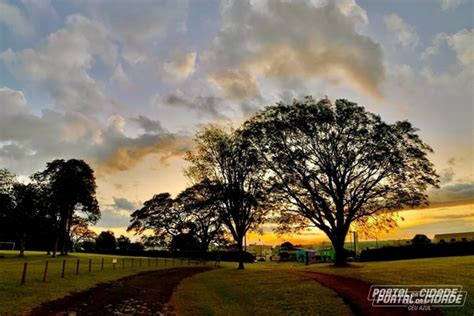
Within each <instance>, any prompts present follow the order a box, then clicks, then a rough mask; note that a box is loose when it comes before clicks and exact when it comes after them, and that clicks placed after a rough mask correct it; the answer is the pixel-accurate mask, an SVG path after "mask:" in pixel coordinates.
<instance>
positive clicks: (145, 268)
mask: <svg viewBox="0 0 474 316" xmlns="http://www.w3.org/2000/svg"><path fill="white" fill-rule="evenodd" d="M110 259H111V260H112V261H111V263H112V266H111V269H110V268H107V267H109V264H105V258H104V257H102V258H101V259H100V261H96V264H100V267H99V268H98V269H95V270H94V269H93V259H92V258H88V268H87V272H88V273H86V274H84V273H80V271H81V259H80V258H76V262H75V263H76V265H75V270H72V269H74V265H68V264H67V262H72V261H73V260H74V259H72V258H71V259H69V260H66V259H63V260H62V261H59V260H58V261H51V262H52V263H53V266H51V265H50V260H45V261H44V268H43V269H42V272H43V273H42V278H41V277H40V276H39V278H40V280H41V282H47V281H51V280H53V278H52V277H48V273H49V272H50V270H51V268H54V263H58V264H61V263H62V264H61V265H60V275H59V278H60V279H66V277H67V275H68V274H69V275H71V274H72V273H74V274H75V275H76V276H80V275H87V274H91V273H100V272H102V271H104V270H105V271H116V263H118V258H110ZM127 259H128V260H127ZM138 259H139V262H138V267H135V266H136V265H135V258H133V257H132V258H130V257H129V258H122V270H126V269H132V270H136V271H140V270H143V271H153V270H156V269H158V270H159V269H160V267H163V268H166V267H167V266H170V265H171V266H174V265H175V260H174V259H175V258H171V262H170V261H169V260H168V259H169V258H166V257H165V258H159V257H155V265H154V266H155V267H153V265H152V261H151V259H152V258H146V259H147V264H146V265H142V258H138ZM177 259H178V260H179V265H178V266H181V267H182V266H191V265H194V264H195V265H196V266H197V265H199V264H202V265H204V266H205V265H206V260H204V259H191V258H177ZM84 260H86V258H84ZM160 261H161V262H163V265H160ZM183 261H184V262H186V261H187V265H186V264H183ZM83 262H84V261H83ZM127 262H128V263H129V264H128V265H127ZM40 264H41V263H40ZM68 266H70V270H69V271H70V272H67V267H68ZM30 267H31V265H30ZM53 270H54V269H53ZM71 270H72V271H71ZM40 271H41V268H40ZM118 271H120V270H118ZM40 273H41V272H40ZM39 275H41V274H39ZM31 276H37V277H38V275H37V274H35V273H34V269H28V262H24V263H23V269H22V273H21V281H20V285H22V286H23V285H25V284H26V283H27V282H26V281H27V278H28V277H31ZM33 280H34V277H33V278H32V280H30V281H29V282H32V281H33Z"/></svg>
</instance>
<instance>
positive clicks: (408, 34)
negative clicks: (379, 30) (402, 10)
mask: <svg viewBox="0 0 474 316" xmlns="http://www.w3.org/2000/svg"><path fill="white" fill-rule="evenodd" d="M383 21H384V24H385V27H386V28H387V31H388V33H389V36H390V37H392V41H393V42H394V43H396V44H399V45H402V46H405V47H410V46H411V47H412V46H415V45H416V44H417V43H418V35H417V34H416V31H415V28H414V27H413V26H411V25H409V24H408V23H406V22H405V21H404V20H403V19H402V18H401V17H400V16H399V15H397V14H395V13H392V14H389V15H386V16H384V18H383Z"/></svg>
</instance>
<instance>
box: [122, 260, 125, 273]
mask: <svg viewBox="0 0 474 316" xmlns="http://www.w3.org/2000/svg"><path fill="white" fill-rule="evenodd" d="M122 270H125V258H122Z"/></svg>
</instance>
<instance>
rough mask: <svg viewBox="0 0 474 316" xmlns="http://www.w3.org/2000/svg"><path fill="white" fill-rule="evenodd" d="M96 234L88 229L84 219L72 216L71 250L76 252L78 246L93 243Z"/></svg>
mask: <svg viewBox="0 0 474 316" xmlns="http://www.w3.org/2000/svg"><path fill="white" fill-rule="evenodd" d="M96 238H97V234H96V233H95V232H93V231H92V230H91V229H90V228H89V223H88V221H87V219H86V218H83V217H80V216H74V218H73V224H72V228H71V235H70V239H71V243H72V249H73V250H76V249H77V248H78V247H79V245H80V244H82V243H84V242H85V241H92V242H93V241H95V239H96Z"/></svg>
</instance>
